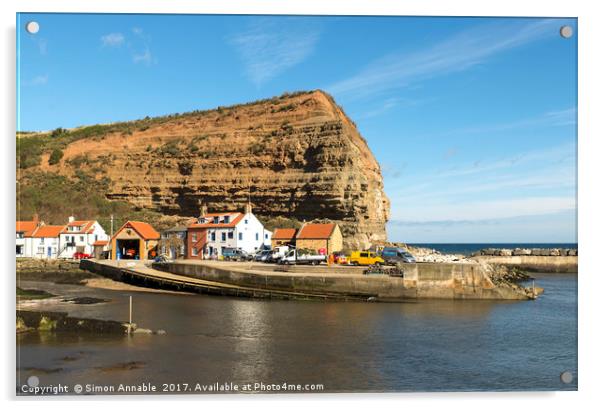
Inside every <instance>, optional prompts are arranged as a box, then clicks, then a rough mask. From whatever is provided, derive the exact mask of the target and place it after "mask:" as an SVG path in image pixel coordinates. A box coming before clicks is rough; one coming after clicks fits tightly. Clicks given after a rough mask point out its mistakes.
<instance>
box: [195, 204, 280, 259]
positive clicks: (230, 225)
mask: <svg viewBox="0 0 602 409" xmlns="http://www.w3.org/2000/svg"><path fill="white" fill-rule="evenodd" d="M271 238H272V232H270V231H269V230H267V229H265V228H264V227H263V224H262V223H261V222H260V221H259V219H257V217H255V215H254V214H253V212H252V211H251V205H250V204H247V205H246V206H245V211H244V213H241V212H223V213H208V212H207V210H206V207H205V206H202V207H201V216H200V217H199V218H198V219H197V221H196V222H195V223H193V224H191V225H189V226H188V238H187V247H188V249H187V255H186V258H189V259H210V258H219V257H220V256H221V255H222V254H223V252H224V250H225V249H227V248H234V249H241V250H244V251H246V252H247V253H254V252H256V251H257V250H259V249H261V248H264V247H265V246H269V245H270V241H271Z"/></svg>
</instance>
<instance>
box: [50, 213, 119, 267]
mask: <svg viewBox="0 0 602 409" xmlns="http://www.w3.org/2000/svg"><path fill="white" fill-rule="evenodd" d="M108 240H109V236H108V235H107V234H106V233H105V230H104V229H103V228H102V226H101V225H100V224H99V223H98V222H97V221H96V220H75V218H74V217H73V216H71V217H69V223H67V225H66V226H64V229H63V230H62V231H61V234H60V250H59V253H58V257H59V258H73V256H74V255H75V253H84V254H90V255H93V254H95V252H94V248H95V246H98V245H99V243H103V246H106V245H107V243H108Z"/></svg>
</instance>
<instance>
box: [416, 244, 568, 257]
mask: <svg viewBox="0 0 602 409" xmlns="http://www.w3.org/2000/svg"><path fill="white" fill-rule="evenodd" d="M407 244H408V245H409V246H412V247H426V248H430V249H434V250H437V251H439V252H440V253H443V254H463V255H470V254H473V253H475V252H477V251H479V250H482V249H519V248H520V249H556V248H558V249H576V248H577V243H407Z"/></svg>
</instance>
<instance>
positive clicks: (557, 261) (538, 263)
mask: <svg viewBox="0 0 602 409" xmlns="http://www.w3.org/2000/svg"><path fill="white" fill-rule="evenodd" d="M472 258H473V259H474V260H477V261H479V262H485V263H489V264H496V265H503V266H506V267H509V268H513V267H514V268H519V269H521V270H524V271H529V272H539V273H577V270H578V256H534V255H525V256H474V257H472Z"/></svg>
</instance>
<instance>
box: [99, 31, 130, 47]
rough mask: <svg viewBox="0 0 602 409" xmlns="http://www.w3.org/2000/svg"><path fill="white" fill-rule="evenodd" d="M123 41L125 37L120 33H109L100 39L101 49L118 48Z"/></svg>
mask: <svg viewBox="0 0 602 409" xmlns="http://www.w3.org/2000/svg"><path fill="white" fill-rule="evenodd" d="M124 41H125V37H124V36H123V34H121V33H110V34H106V35H103V36H101V37H100V42H101V43H102V45H103V47H119V46H120V45H122V44H123V43H124Z"/></svg>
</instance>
